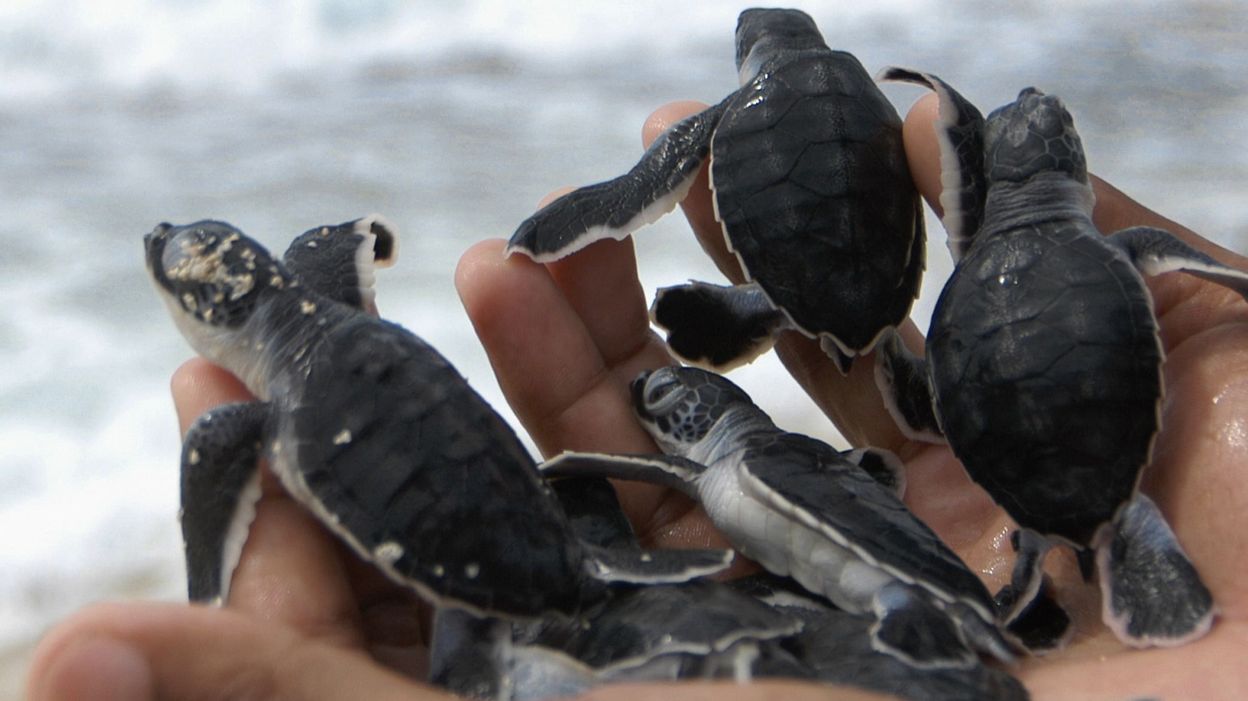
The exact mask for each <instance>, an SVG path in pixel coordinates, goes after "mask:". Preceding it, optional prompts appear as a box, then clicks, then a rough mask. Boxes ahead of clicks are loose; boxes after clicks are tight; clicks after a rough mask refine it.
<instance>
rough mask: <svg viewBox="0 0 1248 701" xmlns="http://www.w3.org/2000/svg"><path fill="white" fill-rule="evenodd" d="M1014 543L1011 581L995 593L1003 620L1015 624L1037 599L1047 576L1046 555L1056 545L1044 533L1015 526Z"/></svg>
mask: <svg viewBox="0 0 1248 701" xmlns="http://www.w3.org/2000/svg"><path fill="white" fill-rule="evenodd" d="M1010 543H1011V544H1012V545H1013V546H1014V552H1015V559H1014V569H1013V570H1012V571H1011V573H1010V583H1009V584H1007V585H1005V586H1004V587H1002V588H1001V590H1000V591H998V592H997V594H996V597H995V598H996V601H997V607H998V608H999V609H1000V611H1001V620H1003V621H1005V622H1006V623H1007V624H1008V623H1012V622H1013V621H1014V619H1016V618H1018V616H1019V614H1021V613H1022V612H1023V610H1025V609H1026V608H1027V607H1028V606H1030V605H1031V603H1032V602H1033V601H1034V600H1035V598H1036V596H1038V595H1039V593H1040V586H1041V583H1042V581H1043V579H1044V557H1045V556H1046V555H1048V554H1049V550H1050V549H1051V548H1052V547H1053V544H1052V543H1050V542H1049V541H1048V540H1047V539H1045V537H1044V536H1042V535H1040V534H1039V533H1036V532H1035V531H1033V530H1030V529H1027V528H1019V529H1016V530H1015V531H1014V532H1013V533H1011V534H1010Z"/></svg>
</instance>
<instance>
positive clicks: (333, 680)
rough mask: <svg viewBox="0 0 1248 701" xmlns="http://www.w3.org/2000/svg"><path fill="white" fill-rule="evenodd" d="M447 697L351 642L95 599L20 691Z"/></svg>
mask: <svg viewBox="0 0 1248 701" xmlns="http://www.w3.org/2000/svg"><path fill="white" fill-rule="evenodd" d="M158 698H160V699H187V700H191V701H193V700H194V699H221V698H256V699H260V698H299V699H309V700H315V699H325V700H327V701H328V700H330V699H333V700H337V699H347V698H374V699H426V700H428V701H434V700H442V699H446V700H448V701H449V699H450V698H451V697H450V696H449V695H447V694H444V693H441V692H438V691H435V690H433V689H429V688H425V687H421V686H420V685H417V684H414V683H412V682H409V681H407V680H405V679H403V678H402V677H400V676H398V675H396V674H394V673H393V672H389V671H387V670H385V669H384V668H382V667H380V666H378V665H376V664H374V663H372V662H371V661H370V660H369V659H368V658H367V657H365V656H364V655H362V654H359V653H357V652H352V651H348V650H342V649H339V648H335V647H333V646H330V645H326V644H323V643H320V642H316V641H310V640H307V639H304V638H302V637H301V636H300V635H299V634H298V633H296V632H295V631H293V630H291V629H288V628H284V627H281V626H274V625H268V624H266V623H264V622H261V621H255V620H253V619H251V618H248V617H245V616H242V615H239V614H237V613H234V612H231V611H221V610H213V609H208V608H205V607H199V606H174V605H167V604H129V605H118V604H110V605H98V606H95V607H93V608H91V609H88V610H86V611H84V612H82V613H80V614H77V615H76V616H74V617H73V618H71V619H70V620H69V621H67V622H65V623H63V624H61V625H60V626H58V627H57V629H55V630H54V631H53V632H52V633H51V634H49V635H48V636H47V637H46V638H45V639H44V640H43V641H42V642H41V643H40V645H39V648H38V649H37V651H36V653H35V659H34V662H33V664H32V665H31V669H30V673H29V677H28V683H27V699H29V700H30V701H53V700H56V701H69V700H71V699H72V700H74V701H79V700H95V699H98V700H103V699H119V700H120V699H131V700H141V699H158Z"/></svg>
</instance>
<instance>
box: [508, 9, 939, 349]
mask: <svg viewBox="0 0 1248 701" xmlns="http://www.w3.org/2000/svg"><path fill="white" fill-rule="evenodd" d="M736 44H737V68H738V71H739V73H740V80H741V86H742V87H741V88H740V89H738V90H737V91H735V92H733V93H732V94H731V95H729V96H728V97H727V98H725V99H724V100H723V101H721V102H720V103H719V104H717V105H715V106H714V107H711V108H709V109H707V110H705V111H704V112H701V113H699V114H696V115H693V116H692V117H689V118H688V119H686V120H684V121H682V122H680V123H679V124H676V125H675V126H673V127H672V128H671V129H669V130H668V131H667V133H666V134H664V135H663V136H661V137H660V138H659V139H658V140H656V141H655V142H654V144H653V145H652V146H651V147H650V148H649V149H648V150H647V151H646V153H645V155H644V156H642V158H641V161H640V162H638V163H637V165H636V166H634V167H633V169H632V170H630V171H629V172H628V173H627V174H625V175H623V176H620V177H618V178H616V179H614V180H610V181H607V182H604V183H600V184H597V185H591V186H588V187H584V188H581V189H579V190H576V191H575V192H572V193H570V194H568V195H565V196H564V197H561V198H559V199H557V200H555V201H554V202H552V203H551V204H550V205H548V206H547V207H545V208H543V209H542V210H541V211H539V212H537V213H536V214H535V215H533V216H532V217H530V218H529V219H527V220H525V221H524V222H523V223H521V225H520V227H519V228H518V229H517V230H516V232H515V234H513V235H512V238H511V242H510V244H509V246H508V252H515V251H520V252H523V253H525V254H527V255H528V256H530V257H531V258H533V259H535V260H538V261H549V260H553V259H557V258H561V257H563V256H565V255H568V254H570V253H572V252H574V251H577V250H579V249H581V248H583V247H584V246H587V245H589V244H590V243H592V242H594V241H597V240H599V239H603V238H608V237H610V238H624V237H625V236H627V235H628V234H629V233H631V232H632V231H634V230H635V229H637V228H640V227H641V226H643V225H645V224H647V223H649V222H652V221H654V220H656V219H658V218H659V217H661V216H662V215H663V214H665V213H666V212H668V211H671V209H672V208H673V207H675V206H676V204H677V202H679V201H680V200H682V199H684V197H685V195H686V194H687V193H688V191H689V188H690V186H691V185H692V183H693V179H694V176H695V175H697V172H698V169H699V167H700V166H701V164H702V162H703V161H704V160H705V159H706V158H707V157H708V155H709V156H710V159H711V165H710V179H711V186H712V188H713V190H714V198H715V206H716V209H715V211H716V216H717V218H718V219H719V221H720V222H721V223H722V224H723V228H724V235H725V238H726V241H727V244H728V247H729V249H731V250H733V251H735V253H736V255H737V257H738V258H739V259H740V262H741V266H742V269H743V270H744V271H745V274H746V276H747V278H748V279H749V280H752V282H751V283H750V284H747V285H744V286H740V287H721V286H716V285H708V284H705V283H695V284H694V285H692V286H686V287H680V288H669V289H667V290H665V291H663V292H662V293H661V294H660V295H659V297H658V298H657V299H656V301H655V306H654V309H653V310H652V313H653V315H654V318H655V321H656V322H657V323H658V324H659V325H660V326H663V327H665V328H666V329H668V330H669V331H670V333H671V336H670V338H669V343H670V345H671V348H672V350H673V352H675V353H676V354H677V355H679V356H680V357H682V358H685V359H687V360H689V361H690V362H693V363H695V364H702V365H708V366H712V367H716V368H719V369H725V368H728V367H732V366H734V365H738V364H740V363H743V362H748V361H749V360H752V359H753V358H754V357H755V356H757V355H758V354H759V353H761V352H763V351H765V350H766V349H767V348H768V347H769V346H770V345H771V341H772V336H773V334H775V333H777V332H779V331H780V330H782V329H787V328H794V329H797V330H799V331H801V332H802V333H804V334H805V335H807V336H810V337H812V338H819V339H820V341H821V343H822V345H823V347H824V349H825V350H826V351H827V352H828V353H829V355H831V356H832V357H833V358H834V359H836V360H837V361H838V363H839V364H840V366H841V367H842V369H847V368H848V365H849V363H850V362H851V361H852V359H853V357H854V356H856V355H859V354H862V353H865V352H867V351H869V350H870V349H871V348H872V346H873V345H874V344H875V342H876V340H877V339H878V338H879V335H880V333H881V332H882V330H883V329H885V328H888V327H891V326H895V325H897V324H899V323H901V321H902V320H903V319H905V317H906V314H907V313H908V312H909V309H910V305H911V304H912V303H913V301H914V298H915V296H916V295H917V294H918V289H919V282H920V278H921V276H922V273H923V267H924V250H925V249H924V233H923V215H922V209H921V205H920V201H919V198H918V195H917V194H916V192H915V189H914V185H913V183H912V181H911V179H910V171H909V166H908V165H907V163H906V157H905V152H904V151H903V149H902V139H901V119H900V118H899V117H898V116H897V112H896V110H894V109H893V107H892V105H891V104H889V102H888V100H887V99H885V97H884V95H883V94H882V93H881V92H880V91H879V89H878V88H877V87H876V86H875V83H874V82H873V81H872V80H871V78H870V76H869V75H868V74H867V72H866V71H865V70H864V69H863V67H862V65H861V64H860V63H859V62H858V60H857V59H856V58H854V57H853V56H852V55H850V54H848V53H845V52H842V51H833V50H831V49H829V48H828V46H827V45H826V44H825V43H824V41H823V37H822V36H821V35H820V34H819V30H818V28H817V27H816V26H815V23H814V21H813V20H811V18H810V17H809V16H807V15H806V14H805V13H803V12H800V11H798V10H760V9H753V10H746V11H745V12H743V13H741V16H740V19H739V21H738V23H737V33H736ZM707 319H714V320H715V322H714V323H712V324H710V331H709V332H708V330H707V329H706V326H707V324H706V323H704V322H706V320H707Z"/></svg>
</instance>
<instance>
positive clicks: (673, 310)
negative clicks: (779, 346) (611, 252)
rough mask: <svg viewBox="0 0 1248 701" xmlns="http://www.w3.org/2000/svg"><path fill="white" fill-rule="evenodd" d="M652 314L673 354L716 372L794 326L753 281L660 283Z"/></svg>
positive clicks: (749, 358)
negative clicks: (669, 285)
mask: <svg viewBox="0 0 1248 701" xmlns="http://www.w3.org/2000/svg"><path fill="white" fill-rule="evenodd" d="M650 318H651V320H653V321H654V323H655V324H656V325H657V326H659V327H661V328H663V329H665V330H666V331H667V347H668V348H669V349H670V350H671V352H672V354H673V355H675V356H676V357H678V358H680V359H681V360H683V361H685V362H687V363H689V364H690V365H697V366H699V367H703V368H709V369H712V370H715V371H717V372H727V371H728V370H731V369H732V368H735V367H737V366H740V365H744V364H745V363H749V362H751V361H753V360H754V359H755V358H757V357H758V356H759V355H761V354H763V353H765V352H766V351H767V350H768V349H769V348H771V346H772V344H773V343H775V336H776V334H777V333H779V332H780V331H782V330H784V329H788V328H792V327H793V325H792V322H790V321H789V318H788V317H787V316H786V315H785V314H784V312H783V311H781V310H779V309H777V308H776V307H775V306H774V305H772V303H771V300H769V299H768V298H767V295H766V293H764V292H763V288H762V287H760V286H759V285H758V284H756V283H750V284H745V285H736V286H722V285H711V284H708V283H705V282H691V283H689V284H686V285H676V286H673V287H664V288H662V289H660V290H659V291H658V292H657V293H655V296H654V304H652V305H651V307H650Z"/></svg>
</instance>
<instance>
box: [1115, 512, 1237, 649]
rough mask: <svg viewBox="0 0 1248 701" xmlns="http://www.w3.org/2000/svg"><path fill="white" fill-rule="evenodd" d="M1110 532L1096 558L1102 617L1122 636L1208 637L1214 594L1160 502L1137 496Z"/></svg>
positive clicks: (1139, 640) (1132, 641) (1163, 641)
mask: <svg viewBox="0 0 1248 701" xmlns="http://www.w3.org/2000/svg"><path fill="white" fill-rule="evenodd" d="M1106 530H1107V531H1108V532H1107V533H1105V534H1104V535H1102V536H1101V538H1100V539H1101V540H1103V542H1101V543H1099V544H1098V547H1097V557H1096V561H1097V568H1098V570H1099V572H1100V579H1101V597H1102V602H1103V604H1102V618H1103V619H1104V620H1105V624H1106V625H1108V626H1109V627H1110V629H1112V630H1113V631H1114V633H1115V634H1116V635H1117V636H1118V639H1119V640H1121V641H1123V642H1124V643H1126V644H1127V645H1131V646H1133V647H1148V646H1165V647H1169V646H1176V645H1183V644H1185V643H1187V642H1190V641H1192V640H1195V639H1196V638H1199V637H1200V636H1202V635H1204V634H1205V633H1206V632H1207V631H1208V630H1209V627H1210V626H1211V625H1212V624H1213V618H1214V615H1215V614H1216V610H1215V607H1214V603H1213V597H1212V595H1211V594H1210V593H1209V589H1208V588H1207V587H1206V586H1205V585H1204V583H1203V582H1202V581H1201V579H1200V575H1199V574H1198V573H1197V572H1196V568H1195V566H1194V565H1193V564H1192V562H1191V560H1189V559H1188V557H1187V554H1186V553H1185V552H1184V551H1183V548H1182V546H1180V545H1179V542H1178V539H1177V538H1175V535H1174V531H1172V530H1171V529H1170V526H1169V525H1168V524H1167V523H1166V521H1165V519H1164V518H1163V517H1162V515H1161V512H1160V511H1159V510H1158V509H1157V505H1156V504H1154V503H1153V501H1152V500H1151V499H1149V498H1148V497H1146V496H1144V495H1143V494H1137V495H1136V496H1135V497H1134V498H1133V499H1132V500H1131V501H1130V502H1128V503H1127V504H1126V505H1125V506H1123V508H1122V509H1121V510H1120V511H1119V512H1118V515H1117V516H1116V517H1115V518H1114V521H1113V522H1112V523H1111V524H1110V525H1109V526H1107V527H1106Z"/></svg>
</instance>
